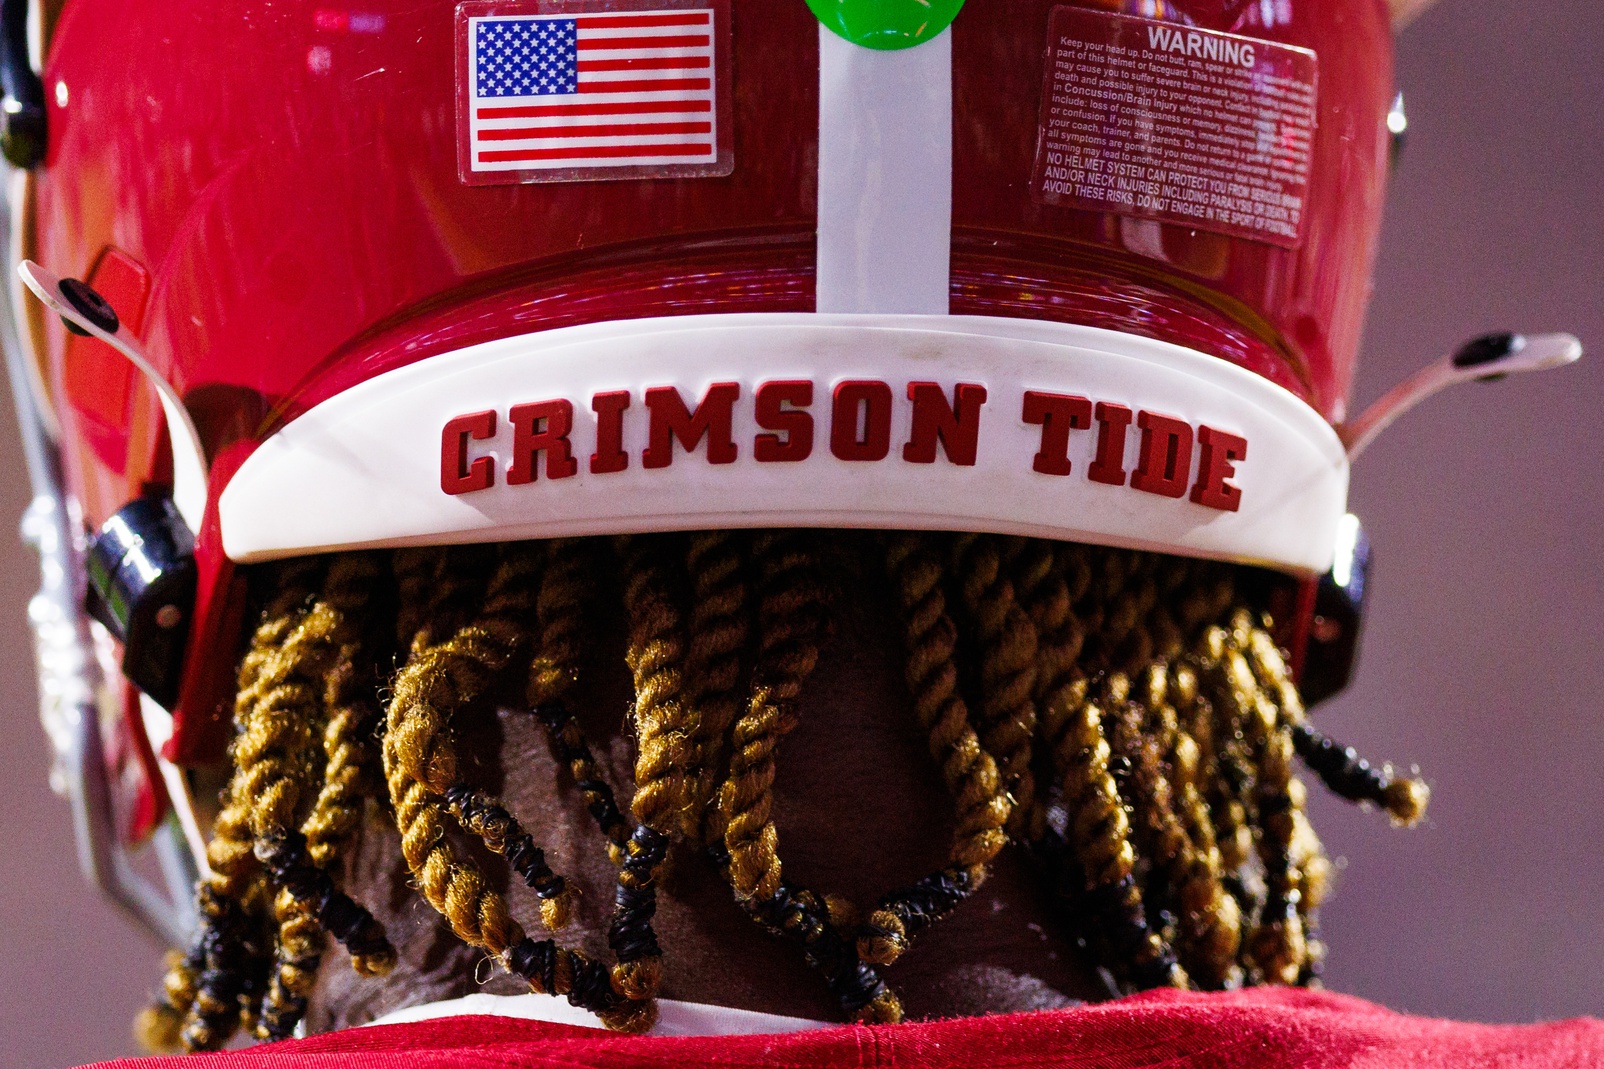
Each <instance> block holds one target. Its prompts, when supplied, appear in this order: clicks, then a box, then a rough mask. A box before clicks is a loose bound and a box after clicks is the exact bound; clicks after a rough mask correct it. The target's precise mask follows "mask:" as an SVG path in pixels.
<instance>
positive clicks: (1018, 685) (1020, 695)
mask: <svg viewBox="0 0 1604 1069" xmlns="http://www.w3.org/2000/svg"><path fill="white" fill-rule="evenodd" d="M952 558H953V562H954V566H955V569H956V570H957V572H958V577H959V583H960V589H961V594H962V598H963V605H964V608H965V610H966V611H967V613H968V615H969V618H970V620H971V621H972V622H973V624H974V627H975V632H976V641H977V642H978V644H979V648H980V692H981V701H980V717H979V720H980V723H981V725H982V728H981V742H982V743H983V744H984V745H985V747H986V749H987V750H988V751H989V752H990V753H991V755H992V757H993V759H995V760H996V762H997V765H998V768H999V770H1000V771H1001V772H1002V776H1003V783H1004V785H1005V786H1006V787H1007V789H1008V791H1009V792H1010V793H1011V794H1012V795H1013V798H1014V820H1013V823H1012V824H1011V825H1010V829H1009V830H1010V831H1013V832H1017V831H1018V830H1019V827H1018V825H1019V823H1020V822H1021V820H1023V819H1024V818H1026V817H1028V815H1029V812H1030V809H1031V808H1032V807H1033V806H1034V804H1035V798H1036V785H1035V777H1034V776H1033V775H1032V773H1031V767H1030V766H1031V743H1032V741H1033V740H1034V738H1035V735H1036V702H1035V689H1036V682H1037V678H1038V671H1037V646H1038V639H1037V634H1036V626H1035V624H1033V623H1031V621H1030V617H1028V616H1027V615H1026V614H1025V611H1024V610H1023V609H1021V608H1020V607H1019V604H1018V601H1017V600H1016V598H1015V595H1014V584H1013V583H1012V582H1011V581H1010V580H1009V578H1008V576H1007V575H1006V574H1005V573H1004V571H1003V562H1002V555H1001V552H1000V546H999V540H998V538H997V537H996V536H994V535H977V534H964V535H959V536H958V537H957V538H956V539H955V540H954V542H953V550H952Z"/></svg>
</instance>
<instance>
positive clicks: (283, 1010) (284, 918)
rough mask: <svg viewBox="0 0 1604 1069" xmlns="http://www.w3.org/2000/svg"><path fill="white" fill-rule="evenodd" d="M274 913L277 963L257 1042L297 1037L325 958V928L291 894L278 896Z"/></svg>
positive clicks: (256, 1030) (286, 892) (262, 1011)
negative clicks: (319, 966) (319, 969)
mask: <svg viewBox="0 0 1604 1069" xmlns="http://www.w3.org/2000/svg"><path fill="white" fill-rule="evenodd" d="M273 913H274V916H275V918H276V919H277V922H278V936H277V939H276V955H275V956H276V961H275V963H274V968H273V974H272V978H271V980H270V982H269V985H268V989H267V994H266V995H265V996H264V997H263V999H262V1009H261V1019H260V1020H259V1021H258V1022H257V1026H256V1029H255V1032H256V1037H257V1038H258V1039H264V1040H269V1041H272V1040H280V1039H288V1038H290V1037H291V1036H293V1035H294V1034H295V1027H296V1025H298V1024H300V1022H301V1019H302V1018H303V1017H304V1016H305V1015H306V1001H307V997H308V996H310V995H311V993H312V985H313V984H314V983H315V981H316V979H317V968H318V964H319V963H320V962H321V961H322V958H323V929H322V928H321V927H320V926H319V925H318V923H317V921H316V920H314V919H313V918H311V917H310V916H308V915H307V914H306V913H305V911H303V910H302V909H301V907H300V906H299V905H298V904H297V903H296V901H295V899H294V898H293V897H292V896H291V895H290V893H289V892H288V891H280V892H279V893H278V897H277V898H276V899H275V900H274V903H273Z"/></svg>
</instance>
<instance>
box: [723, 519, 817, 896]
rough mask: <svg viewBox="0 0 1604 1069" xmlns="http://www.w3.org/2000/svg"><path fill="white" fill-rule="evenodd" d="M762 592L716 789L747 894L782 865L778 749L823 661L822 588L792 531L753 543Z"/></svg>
mask: <svg viewBox="0 0 1604 1069" xmlns="http://www.w3.org/2000/svg"><path fill="white" fill-rule="evenodd" d="M753 557H754V559H755V563H756V566H757V570H758V574H759V581H760V584H761V586H760V593H759V605H758V642H759V650H758V658H757V663H756V665H755V666H754V668H753V670H752V696H751V700H750V702H749V704H748V706H747V709H746V712H745V713H744V714H742V716H741V718H740V720H738V721H737V722H736V724H735V727H734V733H733V738H732V740H731V744H730V745H731V752H730V768H729V775H728V777H727V778H726V779H725V781H724V785H723V787H722V789H721V790H720V793H719V809H720V811H721V812H722V813H723V815H724V818H725V821H726V828H725V833H724V845H725V848H726V849H727V850H728V851H729V858H730V860H729V865H730V882H731V884H732V885H733V886H734V888H735V893H736V895H737V896H738V897H739V898H741V899H742V900H747V899H754V898H755V899H759V900H767V899H770V898H773V897H774V895H775V893H776V892H778V891H779V889H780V877H781V866H780V859H779V856H778V854H777V853H776V850H775V848H776V843H777V841H778V835H777V833H776V831H775V828H774V819H773V814H772V805H773V797H774V751H775V747H776V746H778V745H779V741H780V739H782V738H783V737H784V736H785V735H786V734H788V733H789V732H790V731H791V729H792V728H793V727H795V726H796V712H797V710H796V706H797V699H798V698H799V697H800V695H801V693H802V685H803V683H804V682H805V681H806V680H807V678H808V677H809V676H810V675H812V674H813V669H814V668H815V667H816V666H817V664H818V661H819V645H820V642H821V641H822V638H823V633H824V631H825V626H826V620H825V601H824V592H823V590H822V588H821V586H820V584H819V580H818V576H817V574H816V573H815V564H814V560H813V557H812V554H811V553H809V552H807V551H806V550H805V549H804V548H803V547H802V545H801V540H800V539H798V538H797V537H796V535H795V534H793V533H783V532H770V531H765V532H763V533H762V534H759V535H758V536H757V538H756V540H755V543H754V546H753Z"/></svg>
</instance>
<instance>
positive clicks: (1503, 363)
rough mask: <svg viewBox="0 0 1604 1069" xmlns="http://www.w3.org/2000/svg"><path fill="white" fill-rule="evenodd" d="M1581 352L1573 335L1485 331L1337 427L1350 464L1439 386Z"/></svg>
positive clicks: (1571, 359) (1564, 360) (1542, 365)
mask: <svg viewBox="0 0 1604 1069" xmlns="http://www.w3.org/2000/svg"><path fill="white" fill-rule="evenodd" d="M1581 356H1582V343H1581V342H1580V341H1578V340H1577V338H1576V337H1575V336H1574V335H1571V334H1532V335H1524V334H1484V335H1482V336H1481V337H1479V338H1476V339H1474V340H1472V341H1469V342H1466V343H1465V344H1464V345H1463V346H1461V347H1460V349H1459V351H1458V352H1456V353H1454V354H1452V355H1451V356H1445V357H1443V358H1442V359H1441V360H1438V361H1437V362H1435V363H1432V364H1428V365H1426V366H1425V367H1423V368H1421V369H1420V370H1419V371H1417V372H1415V373H1414V374H1413V375H1411V376H1410V377H1409V378H1407V379H1405V380H1404V381H1403V382H1400V383H1399V384H1398V385H1396V386H1394V387H1393V388H1392V389H1391V390H1389V391H1388V392H1387V394H1386V396H1384V397H1382V398H1381V400H1379V401H1377V402H1376V403H1375V404H1373V405H1371V406H1370V407H1369V408H1367V409H1365V411H1364V414H1363V415H1361V416H1360V417H1359V418H1358V419H1355V420H1353V421H1352V422H1350V423H1346V424H1344V425H1342V426H1341V427H1338V428H1337V433H1338V435H1340V436H1341V438H1342V444H1343V445H1344V446H1346V447H1347V450H1348V461H1349V462H1350V463H1352V462H1353V461H1355V460H1357V459H1358V458H1359V454H1360V453H1363V452H1364V451H1365V449H1366V448H1367V447H1369V445H1370V443H1371V442H1373V441H1375V439H1376V436H1377V435H1379V434H1380V433H1381V432H1382V431H1384V430H1386V429H1387V428H1388V427H1390V426H1392V424H1393V421H1394V420H1396V419H1397V418H1398V417H1399V416H1401V415H1403V414H1404V413H1405V412H1408V411H1409V410H1410V409H1412V408H1414V407H1415V406H1416V405H1418V404H1420V402H1422V401H1424V400H1425V399H1426V398H1428V397H1430V396H1431V395H1432V394H1434V393H1437V392H1438V391H1439V390H1442V389H1445V388H1446V387H1449V386H1453V385H1455V384H1457V383H1461V382H1494V381H1497V380H1498V379H1501V378H1503V377H1504V376H1506V375H1514V374H1518V373H1520V372H1522V371H1546V370H1547V369H1549V368H1554V367H1564V366H1565V365H1566V364H1572V363H1575V362H1576V361H1577V360H1579V359H1581Z"/></svg>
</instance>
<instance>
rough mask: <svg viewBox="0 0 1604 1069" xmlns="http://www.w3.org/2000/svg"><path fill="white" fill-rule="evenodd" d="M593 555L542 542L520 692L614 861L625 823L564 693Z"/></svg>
mask: <svg viewBox="0 0 1604 1069" xmlns="http://www.w3.org/2000/svg"><path fill="white" fill-rule="evenodd" d="M593 573H594V559H593V556H592V554H591V553H590V551H589V549H588V547H587V546H586V544H585V543H583V542H579V541H577V540H574V539H558V540H555V541H553V542H550V543H548V544H547V550H546V576H545V580H544V581H543V582H542V583H541V584H540V599H539V602H538V609H539V619H540V642H539V644H538V646H537V648H536V651H535V656H534V660H533V661H532V662H531V663H530V666H529V685H528V687H527V689H526V691H525V698H526V699H527V701H528V703H529V707H530V709H531V710H533V711H534V713H535V715H537V716H538V717H540V719H541V720H542V721H543V722H544V723H545V725H546V728H547V730H548V732H549V733H550V735H551V742H552V746H553V748H554V749H555V750H556V751H557V755H558V758H559V760H561V761H562V762H563V763H564V764H566V765H567V766H568V771H569V773H570V774H571V775H572V776H573V779H574V784H575V786H577V787H578V788H579V791H580V794H581V796H582V797H583V798H584V799H585V807H586V809H588V810H589V811H590V814H591V816H592V817H594V818H595V820H596V823H597V826H598V827H599V828H600V829H601V833H602V835H603V837H604V838H606V840H607V852H608V855H609V856H610V857H611V858H612V861H613V864H615V865H621V864H623V861H624V856H625V846H626V843H627V842H628V840H629V825H628V824H627V823H626V822H625V821H624V817H623V814H622V813H620V812H619V809H618V803H617V801H616V799H615V798H614V796H613V789H612V788H611V787H610V786H608V784H607V782H606V780H605V779H603V778H602V774H601V771H600V769H599V768H598V767H597V765H596V758H595V756H594V755H593V754H592V753H591V749H590V743H589V742H588V741H587V740H586V738H585V735H584V732H583V731H581V730H580V727H579V724H578V723H576V722H575V721H574V718H573V717H572V716H570V715H569V713H568V709H567V707H566V705H564V704H563V696H564V695H565V694H567V692H568V690H569V688H570V687H572V686H573V683H574V680H575V678H576V677H577V676H578V673H579V643H580V639H581V637H582V635H583V633H584V607H585V602H586V601H587V600H592V599H593V598H594V595H595V582H594V579H593Z"/></svg>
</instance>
